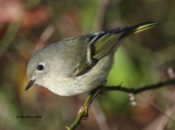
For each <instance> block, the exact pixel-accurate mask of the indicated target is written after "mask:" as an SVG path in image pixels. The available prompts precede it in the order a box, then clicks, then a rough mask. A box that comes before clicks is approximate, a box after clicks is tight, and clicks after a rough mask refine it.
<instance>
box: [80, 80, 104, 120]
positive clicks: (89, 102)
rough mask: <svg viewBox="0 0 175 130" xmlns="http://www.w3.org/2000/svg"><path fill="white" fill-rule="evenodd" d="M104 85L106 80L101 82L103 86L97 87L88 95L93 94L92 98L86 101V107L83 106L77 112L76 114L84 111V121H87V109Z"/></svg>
mask: <svg viewBox="0 0 175 130" xmlns="http://www.w3.org/2000/svg"><path fill="white" fill-rule="evenodd" d="M105 84H106V80H105V81H104V82H103V84H102V85H101V86H99V87H97V88H96V89H94V90H92V91H91V92H90V94H92V93H93V95H92V97H91V98H90V100H89V101H88V103H87V105H83V106H82V107H81V108H80V110H79V112H78V113H80V112H82V111H84V112H85V114H84V119H87V117H88V109H89V106H90V105H91V103H92V102H93V101H94V99H95V98H96V97H97V95H98V94H99V93H100V92H101V91H102V90H103V87H104V85H105Z"/></svg>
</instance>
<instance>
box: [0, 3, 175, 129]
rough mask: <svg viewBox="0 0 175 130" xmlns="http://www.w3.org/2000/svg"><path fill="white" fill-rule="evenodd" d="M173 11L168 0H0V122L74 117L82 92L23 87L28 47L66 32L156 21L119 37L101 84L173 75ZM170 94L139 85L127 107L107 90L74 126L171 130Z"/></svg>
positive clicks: (39, 124)
mask: <svg viewBox="0 0 175 130" xmlns="http://www.w3.org/2000/svg"><path fill="white" fill-rule="evenodd" d="M174 12H175V1H173V0H86V1H83V0H74V1H73V0H1V1H0V129H3V130H24V129H25V130H33V129H36V130H40V129H44V130H55V129H59V130H62V129H65V125H70V124H71V122H73V120H74V119H75V117H76V115H77V112H78V110H79V108H80V107H81V105H82V104H83V101H84V100H85V98H86V96H87V95H86V94H83V95H80V96H73V97H61V96H58V95H55V94H53V93H51V92H49V91H48V90H46V89H44V88H42V87H32V88H31V89H30V90H29V91H25V90H24V89H25V86H26V84H27V82H28V81H27V79H26V65H27V61H28V60H29V58H30V56H31V55H32V54H33V52H34V51H36V50H38V49H40V48H42V47H43V46H46V45H48V44H51V43H54V42H57V41H59V40H61V39H63V38H65V37H70V36H75V35H80V34H85V33H89V32H95V31H99V30H103V29H112V28H116V27H119V26H123V25H135V24H138V23H141V22H145V21H150V20H151V21H156V22H159V23H160V26H159V27H157V28H154V29H151V30H148V31H145V32H143V33H140V34H138V35H132V36H130V37H128V38H126V39H125V40H124V41H123V44H122V45H121V46H120V48H119V49H118V51H117V52H116V56H115V63H114V66H113V69H112V70H111V72H110V74H109V77H108V80H107V85H119V84H121V85H123V86H125V87H135V88H136V87H140V86H144V85H148V84H153V83H157V82H159V81H163V80H166V79H169V78H172V77H174V75H173V69H174V64H175V15H174ZM174 96H175V93H174V89H173V87H166V88H161V89H158V90H154V91H149V92H144V93H141V94H139V95H138V96H136V100H137V105H136V106H132V105H131V103H130V100H129V96H128V94H126V93H122V92H115V91H114V92H105V93H103V94H102V95H99V96H98V97H97V99H96V100H95V102H93V104H92V106H91V107H90V110H89V117H88V119H87V120H83V121H82V122H81V124H80V125H79V126H78V128H77V130H80V129H84V130H89V129H91V130H98V129H100V130H155V129H156V130H164V129H166V130H173V129H175V125H174V123H173V122H172V121H171V120H170V119H169V118H175V117H174V116H173V115H174V113H173V108H174V106H175V104H174ZM152 104H156V107H155V105H152ZM164 113H167V115H170V116H169V117H167V116H166V115H165V114H164ZM35 116H40V118H35Z"/></svg>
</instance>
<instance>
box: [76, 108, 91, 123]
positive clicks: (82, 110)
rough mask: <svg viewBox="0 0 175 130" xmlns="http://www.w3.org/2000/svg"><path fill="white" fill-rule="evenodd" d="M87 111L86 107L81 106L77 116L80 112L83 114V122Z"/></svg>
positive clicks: (86, 116)
mask: <svg viewBox="0 0 175 130" xmlns="http://www.w3.org/2000/svg"><path fill="white" fill-rule="evenodd" d="M88 109H89V107H88V106H82V107H81V108H80V110H79V112H78V115H79V114H80V113H81V112H84V115H83V119H84V120H87V118H88Z"/></svg>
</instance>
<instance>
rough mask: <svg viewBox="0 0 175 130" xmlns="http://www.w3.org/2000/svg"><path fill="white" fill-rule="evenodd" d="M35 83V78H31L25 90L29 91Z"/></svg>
mask: <svg viewBox="0 0 175 130" xmlns="http://www.w3.org/2000/svg"><path fill="white" fill-rule="evenodd" d="M34 83H35V80H30V81H29V83H28V84H27V86H26V89H25V90H26V91H27V90H28V89H29V88H30V87H31V86H32V85H33V84H34Z"/></svg>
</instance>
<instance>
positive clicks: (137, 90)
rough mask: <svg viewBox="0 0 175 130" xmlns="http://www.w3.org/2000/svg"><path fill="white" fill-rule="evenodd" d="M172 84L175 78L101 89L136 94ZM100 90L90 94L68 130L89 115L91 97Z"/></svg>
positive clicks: (71, 129)
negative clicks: (145, 84)
mask: <svg viewBox="0 0 175 130" xmlns="http://www.w3.org/2000/svg"><path fill="white" fill-rule="evenodd" d="M172 84H175V79H170V80H167V81H163V82H159V83H156V84H152V85H147V86H142V87H139V88H126V87H124V86H121V85H119V86H104V87H103V88H104V89H101V90H102V91H103V90H107V91H111V90H112V91H122V92H125V93H131V94H135V95H136V94H138V93H141V92H144V91H147V90H153V89H158V88H161V87H165V86H167V85H172ZM99 88H101V87H99ZM98 90H99V89H94V90H92V91H91V92H90V94H89V95H88V97H87V98H86V100H85V102H84V104H83V106H82V107H81V109H80V110H79V113H78V115H77V118H76V119H75V121H74V122H73V123H72V124H71V126H70V127H68V126H66V128H67V129H68V130H74V129H75V128H76V127H77V126H78V125H79V124H80V122H81V120H82V118H83V117H85V115H87V110H88V107H89V106H88V104H89V102H91V101H92V100H91V99H92V98H93V97H94V95H95V94H96V92H97V91H98ZM85 108H86V109H85Z"/></svg>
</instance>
